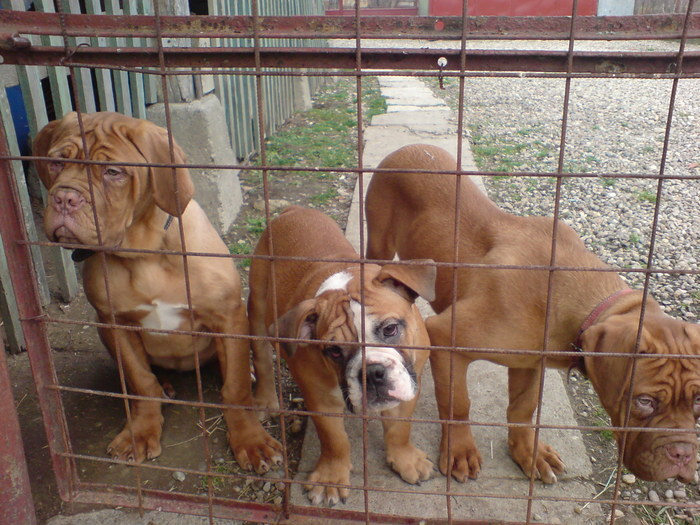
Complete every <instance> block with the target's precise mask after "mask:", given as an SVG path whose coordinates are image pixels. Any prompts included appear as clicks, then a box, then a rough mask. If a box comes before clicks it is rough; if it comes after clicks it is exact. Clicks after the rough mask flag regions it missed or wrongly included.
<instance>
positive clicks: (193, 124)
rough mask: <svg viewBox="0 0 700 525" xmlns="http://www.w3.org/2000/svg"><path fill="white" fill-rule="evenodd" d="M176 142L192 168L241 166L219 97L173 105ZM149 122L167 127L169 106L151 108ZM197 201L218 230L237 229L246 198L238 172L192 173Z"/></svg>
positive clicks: (172, 115) (201, 171) (226, 170)
mask: <svg viewBox="0 0 700 525" xmlns="http://www.w3.org/2000/svg"><path fill="white" fill-rule="evenodd" d="M169 106H170V118H171V121H172V129H173V135H174V137H175V141H176V142H177V143H178V144H179V145H180V147H181V148H182V149H183V150H184V152H185V154H186V155H187V159H188V161H189V162H190V163H192V164H220V165H233V164H238V160H237V159H236V155H235V153H234V151H233V149H232V147H231V142H230V140H229V131H228V125H227V124H226V119H225V117H224V110H223V107H222V106H221V102H219V99H218V98H217V97H216V95H207V96H205V97H203V98H201V99H197V100H193V101H192V102H182V103H177V104H170V105H169ZM148 119H149V120H151V121H153V122H155V123H156V124H158V125H159V126H163V127H165V125H166V118H165V105H164V104H163V103H158V104H153V105H151V106H149V107H148ZM190 173H191V175H192V180H193V182H194V187H195V197H194V198H195V199H196V200H197V202H199V204H201V206H202V209H204V210H205V212H206V213H207V215H208V216H209V220H210V221H211V223H212V224H213V225H214V227H215V228H216V230H217V231H218V232H219V233H220V234H222V235H225V234H226V233H228V231H229V230H230V228H231V226H232V225H233V223H234V221H235V219H236V216H237V215H238V212H239V210H240V208H241V203H242V202H243V197H242V195H241V185H240V182H239V180H238V170H231V169H214V168H206V169H204V168H202V169H192V170H190Z"/></svg>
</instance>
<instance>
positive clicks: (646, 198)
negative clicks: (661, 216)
mask: <svg viewBox="0 0 700 525" xmlns="http://www.w3.org/2000/svg"><path fill="white" fill-rule="evenodd" d="M637 198H638V199H639V200H640V201H642V202H651V203H652V204H653V203H655V202H656V193H652V192H651V191H646V190H644V191H640V192H639V193H638V194H637Z"/></svg>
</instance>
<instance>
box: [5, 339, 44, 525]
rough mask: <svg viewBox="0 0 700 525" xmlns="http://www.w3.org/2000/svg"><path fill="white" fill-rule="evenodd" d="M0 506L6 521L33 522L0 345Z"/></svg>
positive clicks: (15, 420)
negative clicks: (1, 430) (1, 432)
mask: <svg viewBox="0 0 700 525" xmlns="http://www.w3.org/2000/svg"><path fill="white" fill-rule="evenodd" d="M0 425H2V429H3V439H0V472H2V473H3V475H2V476H0V506H1V507H2V509H3V511H2V512H3V521H5V520H6V521H5V523H26V524H27V525H35V524H36V522H37V521H36V513H35V512H34V501H33V499H32V488H31V486H30V484H29V472H28V471H27V461H26V457H25V455H24V445H23V444H22V434H21V432H20V428H19V419H18V417H17V410H16V409H15V400H14V398H13V397H12V384H11V383H10V374H9V372H8V371H7V358H6V357H5V351H4V350H3V349H2V348H0Z"/></svg>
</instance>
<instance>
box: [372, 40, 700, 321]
mask: <svg viewBox="0 0 700 525" xmlns="http://www.w3.org/2000/svg"><path fill="white" fill-rule="evenodd" d="M363 45H364V46H366V47H393V46H400V45H403V46H405V47H408V46H410V47H414V46H415V47H430V48H450V47H451V48H454V47H459V43H458V42H444V41H434V42H429V41H365V42H364V43H363ZM467 47H468V48H478V49H545V50H566V49H567V47H568V43H567V42H545V41H518V42H507V41H470V42H468V43H467ZM575 49H576V50H577V51H589V50H615V51H622V50H631V51H637V52H644V51H669V50H670V51H674V50H677V49H678V45H677V44H674V43H671V42H659V41H635V42H631V41H630V42H593V41H591V42H585V41H581V42H577V43H576V46H575ZM698 49H700V46H698V45H692V44H689V45H688V50H698ZM426 82H427V83H428V84H429V85H431V86H432V87H433V88H434V89H435V90H436V94H437V95H438V96H440V97H441V98H443V99H444V100H446V101H447V102H448V103H450V104H451V105H452V107H454V108H456V105H457V96H458V88H457V86H458V82H457V80H456V79H448V81H447V82H446V84H445V85H446V87H447V89H445V90H440V89H439V88H438V87H437V81H436V80H431V79H426ZM672 84H673V82H672V80H666V79H663V80H662V79H621V78H596V79H574V80H572V82H571V93H570V106H569V115H568V126H567V130H566V133H567V136H566V146H565V151H564V161H563V171H564V172H565V173H591V174H597V175H598V176H596V177H592V178H573V177H572V178H568V179H565V182H564V184H563V187H562V198H561V203H560V218H562V219H563V220H564V221H566V222H567V223H568V224H569V225H570V226H572V227H573V228H574V229H575V230H576V231H577V232H578V233H579V234H580V235H581V237H582V238H583V240H584V241H585V242H586V244H587V245H588V246H589V247H590V248H591V249H592V250H593V251H594V252H595V253H596V254H597V255H598V256H599V257H601V258H602V259H603V260H604V261H605V262H607V263H609V264H610V265H612V266H614V267H617V268H620V270H621V271H622V272H623V276H624V277H625V278H626V280H627V281H628V282H629V283H630V285H631V286H641V285H642V284H643V280H644V276H643V274H642V273H639V272H637V273H632V272H628V273H624V270H625V269H640V268H645V267H646V265H647V261H648V258H649V249H650V242H651V240H652V223H653V218H654V213H655V208H656V201H657V200H658V202H659V220H658V228H657V232H656V238H655V245H654V252H653V259H652V266H653V268H656V269H662V270H677V271H678V270H680V271H688V270H690V271H697V270H698V268H699V267H700V243H698V238H699V236H700V180H668V179H667V180H664V181H663V182H662V184H661V190H660V193H657V190H658V188H659V184H658V181H657V180H649V179H647V180H642V179H619V178H614V176H612V177H610V176H608V177H603V176H602V175H603V174H606V175H608V174H610V175H617V174H645V175H658V174H659V173H660V169H661V158H662V150H663V142H664V135H665V130H666V120H667V117H668V114H669V103H670V97H671V92H672ZM564 93H565V80H564V79H543V78H524V77H519V78H466V79H465V132H466V133H468V134H470V135H471V137H470V138H471V141H472V144H473V151H474V154H475V158H476V159H477V163H478V164H479V166H480V168H481V169H484V170H487V171H503V172H504V173H507V172H515V171H517V172H555V171H556V169H557V164H558V160H559V144H560V135H561V121H562V114H563V102H564ZM664 172H665V174H666V175H669V176H695V177H700V80H697V79H685V80H681V81H680V82H679V83H678V91H677V94H676V100H675V106H674V110H673V119H672V128H671V136H670V140H669V146H668V152H667V157H666V162H665V167H664ZM485 182H486V186H487V190H488V192H489V194H490V196H491V198H492V199H493V200H494V201H496V202H498V203H499V204H500V205H501V206H502V207H504V208H506V209H508V210H509V211H511V212H513V213H517V214H522V215H552V214H553V212H554V196H555V183H554V179H552V178H541V177H540V178H534V177H515V176H508V175H504V176H499V177H496V178H494V177H486V178H485ZM698 282H699V280H698V276H697V274H695V275H694V274H681V275H669V274H652V277H651V279H650V290H651V293H652V294H653V295H654V297H655V298H656V299H657V300H658V301H659V302H660V303H661V304H662V306H663V307H664V308H665V309H666V311H667V312H669V313H670V314H672V315H676V316H679V317H682V318H683V319H685V320H687V321H693V322H695V321H697V320H698V318H699V317H700V287H699V286H698Z"/></svg>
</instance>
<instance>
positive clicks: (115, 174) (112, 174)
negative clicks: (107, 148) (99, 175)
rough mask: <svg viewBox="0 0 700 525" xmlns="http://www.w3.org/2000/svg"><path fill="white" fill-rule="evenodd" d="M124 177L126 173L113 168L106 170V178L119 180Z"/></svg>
mask: <svg viewBox="0 0 700 525" xmlns="http://www.w3.org/2000/svg"><path fill="white" fill-rule="evenodd" d="M123 175H124V172H123V171H122V170H120V169H118V168H113V167H111V166H109V167H107V168H105V170H104V176H105V177H106V178H109V179H119V178H121V177H122V176H123Z"/></svg>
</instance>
